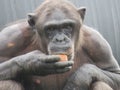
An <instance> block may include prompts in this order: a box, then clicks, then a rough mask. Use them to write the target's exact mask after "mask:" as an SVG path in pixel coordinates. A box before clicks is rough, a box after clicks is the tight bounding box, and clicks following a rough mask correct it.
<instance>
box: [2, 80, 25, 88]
mask: <svg viewBox="0 0 120 90" xmlns="http://www.w3.org/2000/svg"><path fill="white" fill-rule="evenodd" d="M0 90H24V89H23V87H22V85H21V84H19V83H17V82H15V81H12V80H6V81H0Z"/></svg>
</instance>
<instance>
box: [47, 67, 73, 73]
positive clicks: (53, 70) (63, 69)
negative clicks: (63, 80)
mask: <svg viewBox="0 0 120 90" xmlns="http://www.w3.org/2000/svg"><path fill="white" fill-rule="evenodd" d="M71 68H72V67H66V68H62V69H52V70H46V72H47V73H48V74H59V73H65V72H67V71H70V69H71Z"/></svg>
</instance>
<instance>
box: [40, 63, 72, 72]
mask: <svg viewBox="0 0 120 90" xmlns="http://www.w3.org/2000/svg"><path fill="white" fill-rule="evenodd" d="M72 65H73V61H65V62H56V63H44V64H42V67H44V69H47V70H49V69H53V70H54V69H63V68H65V67H69V66H72Z"/></svg>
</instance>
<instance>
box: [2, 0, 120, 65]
mask: <svg viewBox="0 0 120 90" xmlns="http://www.w3.org/2000/svg"><path fill="white" fill-rule="evenodd" d="M43 1H44V0H0V28H3V27H4V25H5V24H8V23H10V22H13V21H16V20H19V19H23V18H26V17H27V13H30V12H33V10H34V9H35V8H36V7H37V6H39V5H40V4H41V3H42V2H43ZM69 1H70V2H72V3H73V4H74V5H75V6H76V7H81V6H84V7H86V8H87V13H86V17H85V21H84V23H85V24H86V25H88V26H90V27H93V28H94V29H96V30H97V31H99V32H100V33H101V34H102V35H103V36H104V38H105V39H106V40H107V41H108V42H109V44H110V45H111V47H112V50H113V54H114V56H115V58H116V59H117V60H118V62H119V64H120V46H119V45H120V0H69Z"/></svg>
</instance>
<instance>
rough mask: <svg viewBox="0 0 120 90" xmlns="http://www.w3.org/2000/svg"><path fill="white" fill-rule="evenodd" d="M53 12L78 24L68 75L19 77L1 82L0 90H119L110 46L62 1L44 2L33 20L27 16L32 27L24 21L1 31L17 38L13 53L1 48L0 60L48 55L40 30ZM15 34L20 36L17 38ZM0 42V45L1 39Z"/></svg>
mask: <svg viewBox="0 0 120 90" xmlns="http://www.w3.org/2000/svg"><path fill="white" fill-rule="evenodd" d="M56 8H57V9H60V10H62V11H63V12H64V13H65V15H67V16H68V17H69V18H70V19H74V20H76V21H77V25H76V27H75V28H76V29H75V31H74V32H75V35H74V36H75V37H74V40H73V43H74V49H75V50H74V65H73V68H72V69H71V71H69V72H66V73H63V74H55V75H48V76H44V77H39V76H34V75H33V76H32V75H27V74H26V73H24V74H23V73H22V74H20V75H18V76H17V78H16V77H14V79H13V80H4V81H0V90H24V89H25V90H119V89H120V75H119V74H120V69H119V65H118V63H117V61H116V60H115V58H114V56H113V54H112V50H111V48H110V46H109V44H108V43H107V41H106V40H105V39H104V38H103V37H102V36H101V35H100V34H99V33H98V32H97V31H96V30H94V29H92V28H90V27H88V26H85V25H83V20H84V14H85V13H82V11H80V10H81V9H77V8H76V7H75V6H74V5H72V4H71V3H69V2H68V1H65V0H46V1H45V2H44V3H43V4H41V5H40V6H39V7H38V8H37V9H36V10H35V11H34V16H33V17H31V15H28V16H29V19H28V22H29V24H30V25H31V26H30V25H29V24H28V22H27V21H24V22H18V23H16V24H15V25H16V26H17V27H14V25H11V26H9V27H7V28H5V29H3V30H2V32H1V37H4V36H5V35H6V33H7V34H9V33H11V32H12V31H14V32H13V36H15V35H16V34H18V36H19V37H20V38H19V37H18V36H17V37H14V38H13V40H12V41H13V44H15V46H14V47H12V46H11V48H12V49H11V48H10V47H9V48H8V47H7V45H6V44H4V45H0V55H1V57H0V60H1V61H2V59H3V58H6V60H8V59H12V58H13V57H17V56H20V55H23V54H26V53H29V52H31V51H34V50H40V51H41V52H43V53H45V54H48V51H47V47H48V46H47V45H48V44H46V43H47V42H45V41H46V39H45V38H44V35H43V30H42V29H43V24H44V22H45V21H47V19H48V18H49V15H51V14H52V13H53V12H54V10H55V9H56ZM84 10H85V9H84ZM84 12H85V11H84ZM32 15H33V14H32ZM31 18H32V22H31ZM11 28H12V30H11ZM77 29H80V30H77ZM38 30H39V31H38ZM18 31H20V32H22V33H20V34H19V33H18ZM4 32H6V33H5V35H4ZM8 39H9V37H5V40H4V41H6V42H8V41H7V40H8ZM14 39H15V40H16V41H14ZM0 41H1V42H0V43H2V39H1V38H0ZM0 66H1V65H0ZM15 70H16V69H15ZM24 76H25V77H24ZM26 76H27V78H26ZM1 80H2V79H1ZM8 87H9V88H8ZM23 88H24V89H23Z"/></svg>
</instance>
